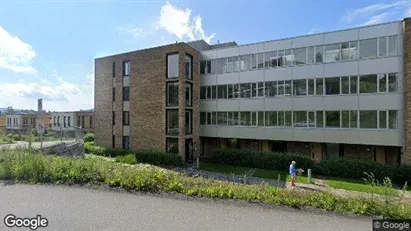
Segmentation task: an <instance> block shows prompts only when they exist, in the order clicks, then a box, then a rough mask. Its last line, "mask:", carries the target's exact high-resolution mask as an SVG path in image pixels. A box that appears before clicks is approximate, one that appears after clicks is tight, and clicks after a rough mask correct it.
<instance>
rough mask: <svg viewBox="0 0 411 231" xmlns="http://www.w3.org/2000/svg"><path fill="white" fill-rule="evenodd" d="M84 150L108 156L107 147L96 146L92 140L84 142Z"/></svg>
mask: <svg viewBox="0 0 411 231" xmlns="http://www.w3.org/2000/svg"><path fill="white" fill-rule="evenodd" d="M84 152H85V153H90V154H94V155H99V156H108V152H107V148H104V147H100V146H96V145H94V142H85V143H84Z"/></svg>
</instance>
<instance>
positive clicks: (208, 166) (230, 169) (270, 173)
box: [200, 163, 308, 183]
mask: <svg viewBox="0 0 411 231" xmlns="http://www.w3.org/2000/svg"><path fill="white" fill-rule="evenodd" d="M200 169H201V170H205V171H210V172H220V173H226V174H231V173H233V174H235V175H244V174H245V173H246V172H247V171H248V170H250V169H252V168H247V167H240V166H233V165H226V164H214V163H200ZM278 174H280V179H281V180H287V181H290V175H289V174H288V173H287V172H286V171H280V170H268V169H261V168H257V169H256V171H255V173H254V174H253V176H255V177H260V178H266V179H274V180H277V179H278ZM297 182H300V183H308V178H307V177H305V176H298V177H297Z"/></svg>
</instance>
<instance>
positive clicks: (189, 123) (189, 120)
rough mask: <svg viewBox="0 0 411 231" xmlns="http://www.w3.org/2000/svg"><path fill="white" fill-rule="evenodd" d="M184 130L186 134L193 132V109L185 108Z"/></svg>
mask: <svg viewBox="0 0 411 231" xmlns="http://www.w3.org/2000/svg"><path fill="white" fill-rule="evenodd" d="M184 130H185V133H186V135H188V134H193V110H186V115H185V127H184Z"/></svg>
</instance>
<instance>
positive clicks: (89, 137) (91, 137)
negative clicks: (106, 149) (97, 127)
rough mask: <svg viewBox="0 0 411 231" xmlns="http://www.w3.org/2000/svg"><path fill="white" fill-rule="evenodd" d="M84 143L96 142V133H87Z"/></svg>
mask: <svg viewBox="0 0 411 231" xmlns="http://www.w3.org/2000/svg"><path fill="white" fill-rule="evenodd" d="M84 142H94V133H87V134H86V135H85V136H84Z"/></svg>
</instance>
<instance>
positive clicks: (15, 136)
mask: <svg viewBox="0 0 411 231" xmlns="http://www.w3.org/2000/svg"><path fill="white" fill-rule="evenodd" d="M13 140H14V141H21V135H20V134H14V135H13Z"/></svg>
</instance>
